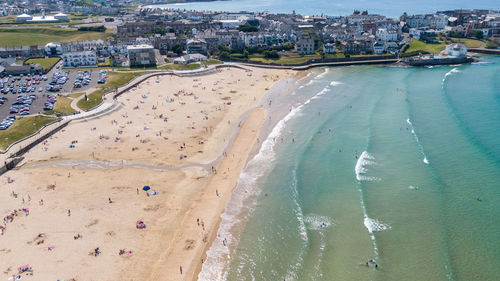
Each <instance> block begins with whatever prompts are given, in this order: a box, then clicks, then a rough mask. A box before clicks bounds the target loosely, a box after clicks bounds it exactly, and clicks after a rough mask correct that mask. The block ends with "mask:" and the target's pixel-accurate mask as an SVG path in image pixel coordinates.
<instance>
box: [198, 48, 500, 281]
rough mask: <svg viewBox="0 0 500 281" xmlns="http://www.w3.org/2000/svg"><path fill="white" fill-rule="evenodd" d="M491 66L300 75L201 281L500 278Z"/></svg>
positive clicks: (498, 79) (496, 121) (496, 93)
mask: <svg viewBox="0 0 500 281" xmlns="http://www.w3.org/2000/svg"><path fill="white" fill-rule="evenodd" d="M481 60H482V61H483V62H490V63H479V64H471V65H462V66H443V67H435V68H432V69H430V68H401V67H388V66H356V67H341V68H330V69H327V70H325V69H322V70H316V71H314V72H313V73H312V74H311V75H310V76H308V77H306V78H305V79H303V80H301V81H300V82H299V83H298V84H297V88H296V90H295V91H294V92H293V93H290V94H289V96H288V99H289V100H295V99H296V100H301V105H296V106H295V107H294V108H293V109H292V110H291V111H290V112H289V113H288V115H287V116H286V117H285V119H283V120H281V121H280V122H279V123H278V124H277V125H276V127H275V128H274V129H273V130H272V132H271V135H270V136H269V138H268V139H267V140H266V141H265V142H264V143H263V147H262V148H261V151H260V153H259V154H257V156H256V157H255V158H254V159H253V160H251V161H250V162H249V164H248V166H247V168H246V170H245V172H244V173H243V174H242V177H241V179H240V182H239V185H238V187H237V189H236V191H235V193H234V195H233V197H232V199H231V202H230V204H229V206H228V208H227V211H226V213H225V214H224V215H223V217H222V218H223V222H222V224H221V229H220V230H219V237H218V238H217V239H216V240H215V242H214V244H213V246H212V247H211V249H210V250H209V252H208V258H207V261H206V262H205V264H204V266H203V269H202V272H201V274H200V280H287V281H288V280H499V276H500V219H499V217H498V213H499V212H500V203H499V199H500V186H499V182H500V90H499V89H500V58H499V57H482V59H481ZM304 101H305V102H304ZM282 139H283V140H282ZM478 196H479V197H480V199H481V200H482V201H479V200H477V197H478ZM222 239H226V240H227V246H224V245H223V243H222V242H221V241H222ZM370 259H374V260H375V263H376V264H378V265H379V267H378V269H375V267H374V264H371V263H370V265H369V267H366V266H365V262H366V261H368V260H370Z"/></svg>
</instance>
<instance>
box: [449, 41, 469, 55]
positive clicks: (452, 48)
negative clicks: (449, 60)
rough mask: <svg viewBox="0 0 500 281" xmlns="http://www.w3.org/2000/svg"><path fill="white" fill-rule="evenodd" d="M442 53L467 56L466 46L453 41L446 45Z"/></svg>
mask: <svg viewBox="0 0 500 281" xmlns="http://www.w3.org/2000/svg"><path fill="white" fill-rule="evenodd" d="M444 53H445V54H447V55H448V56H453V57H465V56H467V47H465V45H464V44H462V43H453V44H450V45H448V46H446V49H445V51H444Z"/></svg>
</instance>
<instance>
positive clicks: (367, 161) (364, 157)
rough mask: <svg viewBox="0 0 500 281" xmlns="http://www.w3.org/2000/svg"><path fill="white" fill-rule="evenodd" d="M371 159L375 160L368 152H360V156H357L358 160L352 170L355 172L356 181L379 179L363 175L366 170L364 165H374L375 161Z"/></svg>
mask: <svg viewBox="0 0 500 281" xmlns="http://www.w3.org/2000/svg"><path fill="white" fill-rule="evenodd" d="M373 160H375V158H374V157H373V156H372V155H371V154H369V153H368V152H366V151H363V153H361V156H359V158H358V161H357V162H356V166H355V167H354V172H355V173H356V179H357V180H358V181H376V180H380V179H379V178H376V177H367V176H365V174H366V172H367V171H368V170H367V168H366V166H368V165H374V164H375V162H374V161H373Z"/></svg>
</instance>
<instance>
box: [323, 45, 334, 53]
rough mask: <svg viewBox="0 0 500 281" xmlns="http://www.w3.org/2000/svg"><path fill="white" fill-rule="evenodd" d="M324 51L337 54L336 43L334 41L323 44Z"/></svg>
mask: <svg viewBox="0 0 500 281" xmlns="http://www.w3.org/2000/svg"><path fill="white" fill-rule="evenodd" d="M323 52H325V54H335V44H333V43H325V44H323Z"/></svg>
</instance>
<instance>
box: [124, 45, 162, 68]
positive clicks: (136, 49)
mask: <svg viewBox="0 0 500 281" xmlns="http://www.w3.org/2000/svg"><path fill="white" fill-rule="evenodd" d="M127 52H128V60H129V62H130V66H131V67H134V66H152V65H156V53H155V50H154V48H153V46H151V45H132V46H128V47H127Z"/></svg>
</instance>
